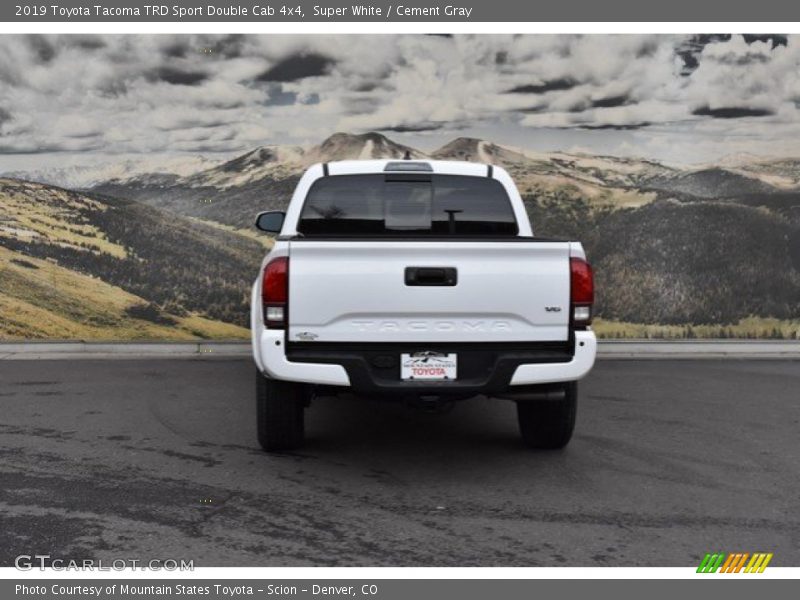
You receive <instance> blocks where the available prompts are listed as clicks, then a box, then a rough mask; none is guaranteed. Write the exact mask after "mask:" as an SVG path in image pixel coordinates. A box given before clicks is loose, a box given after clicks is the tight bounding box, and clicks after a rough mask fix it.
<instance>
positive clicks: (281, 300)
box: [261, 256, 289, 329]
mask: <svg viewBox="0 0 800 600" xmlns="http://www.w3.org/2000/svg"><path fill="white" fill-rule="evenodd" d="M288 300H289V258H288V257H286V256H279V257H278V258H274V259H272V260H271V261H269V263H267V266H266V267H265V268H264V276H263V277H262V279H261V303H262V305H263V307H264V325H265V326H266V327H267V329H284V328H285V327H286V304H287V302H288Z"/></svg>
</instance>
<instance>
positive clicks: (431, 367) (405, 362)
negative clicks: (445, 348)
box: [400, 351, 456, 381]
mask: <svg viewBox="0 0 800 600" xmlns="http://www.w3.org/2000/svg"><path fill="white" fill-rule="evenodd" d="M400 378H401V379H408V380H412V379H413V380H415V381H416V380H427V381H430V380H449V379H455V378H456V355H455V354H445V353H443V352H431V351H426V352H413V353H410V354H401V355H400Z"/></svg>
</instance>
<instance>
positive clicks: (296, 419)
mask: <svg viewBox="0 0 800 600" xmlns="http://www.w3.org/2000/svg"><path fill="white" fill-rule="evenodd" d="M307 396H308V386H307V385H305V384H302V383H294V382H291V381H277V380H275V379H267V378H266V377H264V375H262V374H261V373H260V372H259V371H258V370H256V426H257V429H258V443H259V444H260V445H261V447H262V448H263V449H264V450H266V451H267V452H274V451H278V450H294V449H296V448H299V447H300V446H302V445H303V438H304V436H305V423H304V422H305V406H306V400H307Z"/></svg>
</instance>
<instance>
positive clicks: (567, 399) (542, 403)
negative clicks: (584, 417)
mask: <svg viewBox="0 0 800 600" xmlns="http://www.w3.org/2000/svg"><path fill="white" fill-rule="evenodd" d="M563 390H564V391H563V394H561V393H556V394H554V397H553V398H548V399H546V400H530V401H520V402H517V418H518V420H519V431H520V433H521V434H522V440H523V441H524V442H525V445H526V446H528V447H529V448H540V449H545V450H555V449H558V448H563V447H564V446H566V445H567V444H568V443H569V440H570V438H571V437H572V430H573V429H574V428H575V414H576V412H577V410H578V383H577V382H575V381H571V382H569V383H566V384H564V388H563Z"/></svg>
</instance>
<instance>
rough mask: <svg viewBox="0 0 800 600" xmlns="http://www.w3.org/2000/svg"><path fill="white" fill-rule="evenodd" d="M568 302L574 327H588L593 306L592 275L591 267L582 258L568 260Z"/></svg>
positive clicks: (574, 257)
mask: <svg viewBox="0 0 800 600" xmlns="http://www.w3.org/2000/svg"><path fill="white" fill-rule="evenodd" d="M569 270H570V289H571V292H570V302H571V304H572V320H573V322H574V323H575V324H576V325H590V324H591V322H592V304H594V275H593V274H592V266H591V265H590V264H589V263H588V262H586V261H585V260H584V259H582V258H578V257H576V256H573V257H572V258H570V259H569Z"/></svg>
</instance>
